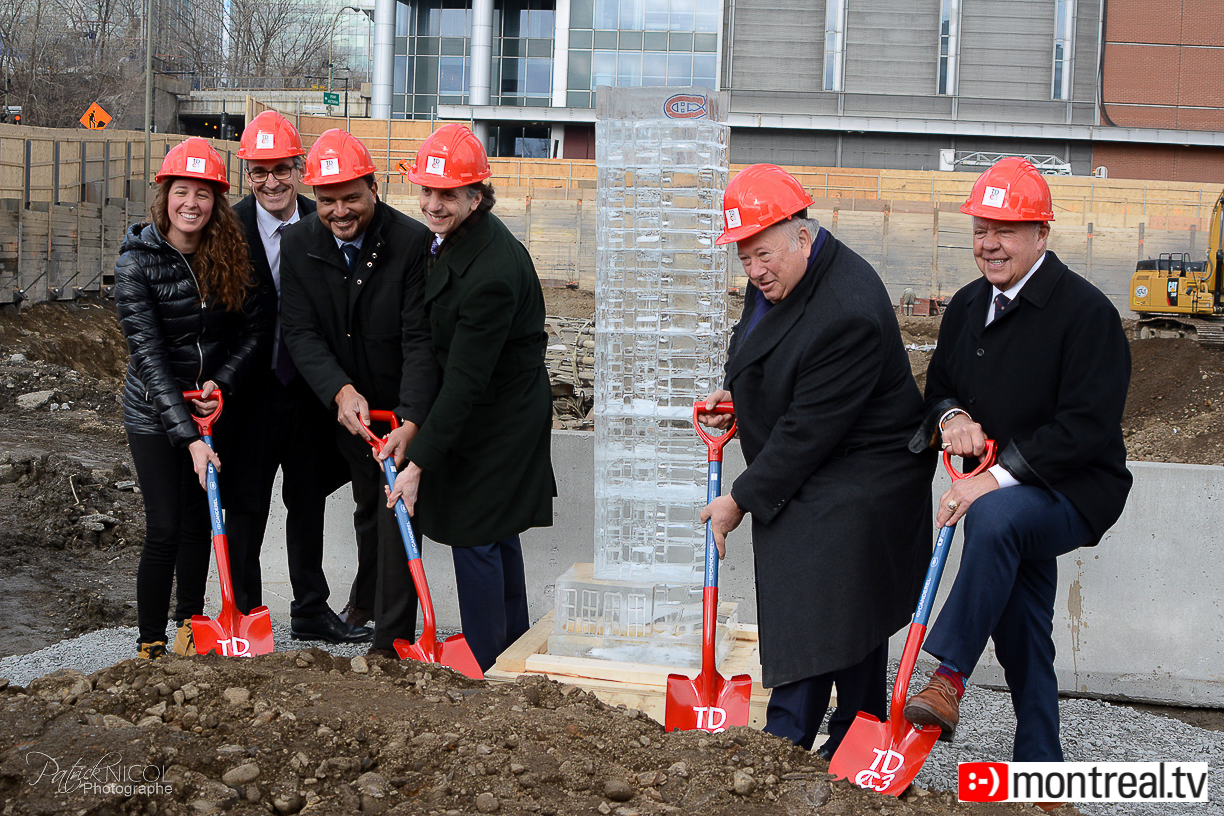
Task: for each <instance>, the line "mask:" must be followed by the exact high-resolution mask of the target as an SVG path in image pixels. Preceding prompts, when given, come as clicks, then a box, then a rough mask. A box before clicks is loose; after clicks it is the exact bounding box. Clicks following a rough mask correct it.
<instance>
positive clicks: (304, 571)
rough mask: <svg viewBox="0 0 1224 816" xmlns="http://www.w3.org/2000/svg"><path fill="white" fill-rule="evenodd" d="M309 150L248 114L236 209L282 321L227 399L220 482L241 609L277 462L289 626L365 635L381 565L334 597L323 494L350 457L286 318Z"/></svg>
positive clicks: (369, 633) (262, 284)
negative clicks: (267, 352)
mask: <svg viewBox="0 0 1224 816" xmlns="http://www.w3.org/2000/svg"><path fill="white" fill-rule="evenodd" d="M305 153H306V151H305V150H303V149H302V139H301V137H300V136H299V135H298V132H297V129H296V128H294V126H293V125H292V124H290V122H289V121H288V120H287V119H285V118H284V117H283V116H281V115H280V114H278V113H276V112H275V111H264V112H263V113H261V114H259V115H258V116H256V117H255V118H254V119H252V120H251V123H250V125H248V126H247V128H246V129H245V130H244V131H243V133H242V146H241V149H240V150H239V151H238V157H239V158H240V159H242V160H243V161H244V162H245V169H246V177H247V180H248V181H249V182H250V185H251V194H250V195H248V196H247V197H246V198H244V199H243V200H242V201H240V202H239V203H238V204H237V205H235V206H234V214H235V215H236V216H237V217H238V220H239V221H240V222H241V223H242V226H243V228H244V230H245V233H246V238H247V245H248V248H249V250H250V256H251V269H252V273H253V276H254V278H255V284H256V287H257V288H258V290H259V292H260V297H261V298H263V299H264V308H266V309H268V310H269V311H271V312H273V313H274V314H276V315H277V321H276V328H275V334H274V340H273V351H272V360H271V364H270V366H269V367H268V368H266V369H264V373H263V374H262V375H260V376H259V377H258V378H257V381H256V382H255V383H253V384H252V386H253V387H252V390H251V391H250V392H249V393H250V395H251V396H250V397H248V399H246V400H245V401H243V402H241V403H238V401H237V400H236V399H235V400H232V401H231V402H230V403H227V404H226V413H227V414H229V422H228V423H227V424H228V426H229V429H228V433H226V434H219V435H218V438H219V439H223V438H225V437H228V438H229V442H230V446H231V447H232V451H231V452H230V453H229V456H228V457H227V458H226V460H225V461H226V462H227V463H228V464H229V465H230V466H229V467H228V468H226V472H225V478H223V479H222V480H221V485H222V490H223V491H225V492H226V495H225V497H224V502H225V510H226V513H225V523H226V532H227V533H228V537H229V547H230V563H231V564H232V570H233V579H234V600H235V603H236V604H237V606H238V608H239V610H240V611H242V612H243V613H246V612H249V611H250V609H252V608H253V607H257V606H259V605H261V604H262V602H263V600H262V584H261V579H260V567H259V552H260V549H261V547H262V545H263V538H264V530H265V527H266V526H267V522H268V510H269V507H270V506H271V502H272V487H273V483H274V482H275V480H276V471H277V469H280V471H281V478H282V485H281V498H282V500H283V501H284V503H285V510H286V513H287V515H286V521H285V545H286V550H287V551H288V560H289V581H290V583H291V585H292V587H293V602H292V604H291V605H290V624H291V630H290V631H291V634H292V636H293V637H294V638H296V639H301V640H323V641H327V642H329V643H365V642H368V641H370V640H372V639H373V636H374V635H373V630H372V629H370V628H369V627H367V626H364V625H363V624H364V623H365V620H366V619H368V617H369V613H368V612H365V613H363V612H362V611H361V610H362V609H366V610H368V609H371V608H372V607H373V606H374V581H375V577H376V575H375V571H374V570H375V565H372V564H370V565H367V564H361V563H359V564H358V573H357V579H356V580H355V581H354V582H353V590H352V593H351V594H350V597H349V606H347V607H346V608H345V610H344V616H343V617H342V616H340V615H337V614H336V613H335V611H333V610H332V608H331V606H329V605H328V602H327V601H328V597H329V595H330V589H329V587H328V585H327V576H326V575H324V573H323V517H324V505H325V500H326V498H327V496H328V494H330V493H332V492H333V491H334V490H336V489H338V488H339V487H341V486H342V485H344V484H345V483H346V482H348V481H349V466H348V463H347V461H346V460H345V459H344V458H343V456H342V455H341V454H340V450H339V448H338V447H337V445H336V435H335V430H334V424H335V421H334V419H333V418H332V415H331V412H330V410H328V409H327V408H325V407H323V404H322V403H321V402H319V400H318V398H317V397H316V396H315V395H314V392H313V391H311V390H310V387H309V386H308V385H307V384H306V381H305V379H304V378H303V377H301V376H300V375H299V374H298V372H297V366H295V365H294V362H293V359H292V357H291V356H290V354H289V349H288V347H287V346H286V345H285V343H284V335H283V333H282V327H281V321H280V317H279V315H280V309H279V306H280V291H281V287H280V257H281V233H282V232H283V231H284V230H285V229H286V228H287V227H288V226H289V225H290V224H296V223H297V222H298V221H299V220H300V219H301V218H303V217H304V216H307V215H309V214H310V213H312V212H314V211H315V205H314V202H312V201H311V200H310V199H308V198H306V197H304V196H301V195H298V184H299V182H300V181H301V169H302V156H303V155H305ZM359 549H360V548H359ZM363 573H365V574H364V575H363Z"/></svg>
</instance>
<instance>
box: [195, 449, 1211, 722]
mask: <svg viewBox="0 0 1224 816" xmlns="http://www.w3.org/2000/svg"><path fill="white" fill-rule="evenodd" d="M553 467H554V469H555V471H556V474H557V485H558V489H559V491H560V494H561V495H560V496H559V497H558V499H557V500H556V502H555V504H554V522H553V526H552V527H550V528H540V529H534V530H530V531H528V532H527V533H525V534H524V535H523V543H524V551H525V557H526V561H527V588H528V593H529V597H530V600H531V617H532V620H533V621H534V620H537V619H538V618H539V617H540V616H541V615H543V614H544V613H545V612H547V611H548V610H549V609H551V608H552V605H553V600H554V597H553V589H554V586H553V582H554V581H555V580H556V578H557V576H559V575H560V574H561V573H562V572H564V571H565V570H566V569H568V568H569V567H570V565H572V564H574V563H576V562H582V561H591V560H592V556H593V547H594V490H593V487H592V480H593V470H594V435H593V434H591V433H589V432H568V431H554V432H553ZM1130 467H1131V470H1132V471H1133V473H1134V474H1135V487H1134V489H1133V491H1132V492H1131V496H1130V500H1129V502H1128V503H1127V507H1126V511H1125V512H1124V513H1123V515H1122V518H1121V519H1120V520H1119V521H1118V523H1117V524H1116V525H1115V526H1114V527H1113V529H1111V530H1110V531H1109V533H1107V534H1106V536H1105V538H1104V540H1103V541H1102V542H1101V543H1100V545H1098V546H1097V547H1095V548H1085V549H1081V550H1078V551H1076V552H1074V553H1071V554H1069V555H1067V556H1064V557H1062V558H1060V559H1059V588H1058V601H1057V603H1056V606H1055V617H1054V637H1055V642H1056V644H1057V647H1058V658H1057V661H1056V663H1055V668H1056V670H1057V672H1058V677H1059V687H1060V688H1061V689H1062V690H1063V691H1064V692H1065V693H1070V694H1077V695H1087V696H1100V697H1108V698H1121V699H1130V700H1143V701H1150V702H1157V703H1164V704H1171V705H1188V706H1210V707H1224V608H1222V600H1221V599H1222V595H1224V593H1222V592H1221V590H1220V579H1219V571H1218V565H1219V564H1220V563H1221V562H1222V561H1224V536H1222V535H1221V533H1220V532H1219V530H1220V527H1221V523H1220V522H1221V513H1220V510H1219V507H1220V505H1219V502H1221V500H1224V468H1222V467H1215V466H1200V465H1170V464H1157V463H1150V462H1132V463H1131V465H1130ZM743 468H744V461H743V456H742V454H741V453H740V450H739V445H738V443H732V444H731V445H729V446H728V448H727V452H726V460H725V463H724V473H725V476H724V478H725V479H726V480H727V483H728V484H729V483H730V482H731V481H732V480H734V479H735V477H736V476H738V475H739V474H740V473H741V472H742V471H743ZM947 484H948V481H947V477H946V476H944V475H943V474H942V471H941V473H940V474H939V475H938V476H937V478H936V480H935V483H934V486H933V500H934V499H938V498H939V495H940V494H941V493H942V492H943V491H944V490H945V489H947ZM276 495H279V488H278V491H277V494H276ZM351 513H352V498H351V496H349V495H348V494H347V492H346V490H341V491H338V492H337V493H335V494H333V495H332V497H331V498H330V499H329V501H328V514H327V542H328V543H327V558H326V567H327V575H328V578H329V580H330V582H331V586H332V606H333V607H334V608H336V609H340V608H341V607H343V606H344V603H345V599H346V597H347V593H348V589H349V585H350V583H351V581H352V578H353V574H354V572H355V556H356V547H355V545H354V544H353V543H352V542H353V535H352V520H351ZM749 528H750V524H748V523H745V524H744V525H743V526H742V527H741V528H740V529H739V530H737V531H736V532H735V533H733V534H732V535H731V536H730V538H729V553H728V556H727V559H726V561H724V562H723V566H722V569H721V570H720V573H721V583H722V587H721V596H722V598H723V599H724V600H734V601H738V602H739V604H740V619H741V620H743V621H746V622H750V623H751V622H755V621H756V590H755V584H754V581H753V572H752V551H751V544H752V542H751V536H750V535H749ZM960 546H961V536H960V535H959V534H958V535H957V538H956V541H955V543H954V545H953V551H952V555H951V557H950V558H949V562H948V567H947V570H946V572H945V573H944V580H943V583H942V585H941V591H940V593H939V596H938V599H937V602H936V612H935V615H933V616H932V620H935V619H937V617H938V610H939V608H940V606H941V605H942V602H943V598H944V597H945V596H946V595H947V593H948V590H949V589H950V588H951V586H952V582H953V579H954V577H955V575H956V570H957V567H958V564H959V553H960ZM423 558H424V561H425V565H426V570H427V571H428V574H429V578H430V588H431V590H432V594H433V598H434V602H435V605H436V608H437V613H438V625H439V626H440V627H442V628H444V629H452V630H453V629H458V628H459V610H458V605H457V603H456V600H455V589H454V585H455V577H454V569H453V567H452V564H451V559H450V553H449V551H448V548H446V547H444V546H442V545H439V544H436V543H434V542H430V541H426V542H424V546H423ZM263 565H264V576H265V591H264V595H265V600H266V601H267V603H268V606H269V607H271V609H272V614H273V615H274V616H276V617H277V618H278V619H282V620H284V619H287V618H288V615H289V598H290V596H291V592H290V590H289V586H288V578H287V574H286V568H285V550H284V508H283V507H281V506H279V505H275V506H274V510H273V514H272V518H271V519H270V520H269V523H268V535H267V542H266V544H265V546H264V557H263ZM218 598H219V595H218V593H217V591H216V589H215V582H214V588H213V589H212V591H211V594H210V600H213V601H214V602H215V601H216V600H217V599H218ZM818 624H819V622H816V621H814V622H813V625H818ZM904 637H905V632H904V631H902V632H900V633H899V634H898V635H897V636H896V637H894V638H893V641H892V651H893V657H894V658H897V657H899V656H900V653H901V645H902V643H903V642H904ZM973 682H975V683H979V684H985V685H1002V684H1003V677H1002V670H1001V669H1000V668H999V665H998V662H997V661H996V660H995V659H994V655H993V652H988V654H987V655H986V656H984V657H983V659H982V662H981V664H980V665H979V667H978V670H977V672H976V673H975V674H974V676H973Z"/></svg>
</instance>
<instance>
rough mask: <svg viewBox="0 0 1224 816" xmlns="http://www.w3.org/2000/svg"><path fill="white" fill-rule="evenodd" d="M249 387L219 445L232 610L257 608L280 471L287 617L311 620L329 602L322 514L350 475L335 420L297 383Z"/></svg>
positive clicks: (269, 381) (264, 380)
mask: <svg viewBox="0 0 1224 816" xmlns="http://www.w3.org/2000/svg"><path fill="white" fill-rule="evenodd" d="M253 379H254V382H252V383H251V387H250V388H248V389H247V391H246V392H245V394H244V397H245V399H244V400H243V401H242V402H238V399H237V398H236V399H235V400H233V401H232V403H233V404H234V410H233V411H232V412H231V416H230V419H231V420H232V422H231V424H230V433H229V434H228V435H225V436H222V437H221V439H220V440H219V444H220V450H221V454H220V455H221V457H222V460H221V461H222V466H223V468H224V473H223V475H222V477H221V478H220V482H221V495H222V501H223V503H224V506H225V528H226V534H227V537H228V539H229V548H230V564H231V569H232V570H233V579H234V602H235V603H236V604H237V606H238V610H239V611H240V612H242V613H243V614H246V613H248V612H250V610H251V609H254V608H255V607H257V606H261V605H262V604H263V581H262V570H261V567H260V551H261V550H262V549H263V540H264V533H265V531H266V529H267V526H268V513H269V511H270V509H271V506H272V488H273V486H274V484H275V482H276V472H277V470H279V471H280V472H281V501H282V502H284V505H285V511H286V515H285V549H286V554H287V561H288V564H289V583H290V585H291V586H292V588H293V601H292V602H291V603H290V606H289V614H290V615H291V616H292V617H295V618H298V617H304V618H310V617H314V616H316V615H319V614H320V613H322V612H323V610H324V609H325V608H326V606H327V600H328V598H329V597H330V596H331V589H330V587H329V586H328V583H327V575H326V574H325V573H324V572H323V521H324V509H325V506H326V502H327V497H328V496H329V495H330V494H331V493H333V492H334V491H335V490H337V489H338V488H339V487H340V486H341V485H343V484H344V483H345V482H347V481H348V480H349V467H348V463H347V462H346V461H345V460H344V459H343V458H342V457H341V456H340V452H339V450H338V449H337V447H336V442H335V439H336V437H335V430H336V429H335V426H336V419H335V417H334V416H333V415H332V413H331V412H330V411H329V410H328V409H327V408H324V407H323V405H322V404H321V403H320V402H319V400H318V398H317V397H316V396H315V395H314V392H312V391H311V390H310V387H309V386H308V385H307V384H306V381H305V380H304V379H303V378H302V377H300V376H298V377H295V378H294V379H293V380H291V381H290V382H289V385H288V386H285V385H282V384H281V382H280V380H278V379H277V378H276V376H275V375H274V374H273V373H272V372H271V370H270V369H269V370H268V371H266V372H263V373H261V374H259V375H258V376H257V377H255V378H253ZM227 410H229V405H227Z"/></svg>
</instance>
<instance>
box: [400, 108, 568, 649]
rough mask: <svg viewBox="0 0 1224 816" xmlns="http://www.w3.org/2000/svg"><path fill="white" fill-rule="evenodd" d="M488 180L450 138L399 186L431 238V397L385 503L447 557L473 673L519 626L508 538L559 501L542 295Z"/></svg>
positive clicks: (442, 132)
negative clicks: (401, 511) (438, 373)
mask: <svg viewBox="0 0 1224 816" xmlns="http://www.w3.org/2000/svg"><path fill="white" fill-rule="evenodd" d="M490 175H492V171H491V170H490V168H489V161H488V157H487V156H486V155H485V152H484V147H483V146H482V145H481V144H480V140H479V139H477V138H476V136H475V135H473V134H472V132H471V131H469V130H468V129H467V128H466V127H463V126H462V125H443V126H442V127H441V128H439V129H438V130H437V131H436V132H434V133H433V134H432V135H431V136H430V137H429V138H428V139H426V140H425V142H424V143H423V144H422V145H421V149H420V151H419V152H418V153H417V160H416V163H415V164H414V165H413V167H412V169H411V170H410V171H409V174H408V177H409V179H410V180H411V181H412V182H413V183H414V184H419V185H421V191H420V205H421V213H422V214H423V215H424V217H425V223H426V225H427V226H428V227H429V229H430V230H432V231H433V233H434V236H435V240H434V243H433V245H432V247H431V253H430V261H429V272H428V279H427V282H426V286H425V307H426V309H427V310H428V312H429V324H430V330H431V336H432V346H433V352H434V356H435V357H436V358H437V361H438V365H439V367H440V368H441V369H442V385H441V389H440V391H439V392H438V398H437V400H436V401H435V402H434V406H433V410H432V411H431V412H430V414H429V417H428V419H426V420H425V424H424V425H423V426H422V427H421V430H420V432H419V433H418V434H417V435H416V437H415V438H414V439H413V440H412V443H411V447H409V449H408V453H407V459H408V464H407V465H406V466H405V467H404V469H403V471H401V473H400V476H399V479H398V480H397V481H396V485H395V490H394V491H393V492H392V495H391V501H392V502H394V501H395V500H396V499H397V498H400V497H403V498H404V501H405V503H406V504H407V505H408V507H409V510H410V511H414V512H415V513H416V519H417V521H418V523H419V524H420V525H421V531H422V532H423V533H424V534H425V535H427V536H429V537H430V538H431V539H433V540H434V541H438V542H440V543H442V544H447V545H449V546H450V547H451V552H452V556H453V559H454V562H455V581H456V586H457V588H458V594H459V614H460V617H461V619H462V623H463V634H464V636H465V637H466V638H467V642H468V645H469V646H470V647H471V648H472V654H473V655H475V657H476V660H477V662H479V663H480V667H481V669H483V670H487V669H489V668H490V667H491V666H492V665H493V664H494V662H496V660H497V656H498V655H499V654H501V653H502V651H504V650H505V649H506V647H508V646H509V645H510V644H511V643H513V642H514V641H515V640H517V639H518V638H519V636H521V635H523V634H524V633H525V632H526V631H527V629H528V627H529V625H530V622H529V620H528V611H527V587H526V580H525V574H524V565H523V550H522V543H521V542H520V540H519V535H518V534H519V533H521V532H523V531H524V530H526V529H528V528H530V527H548V526H551V525H552V500H553V497H554V496H555V495H556V494H557V490H556V482H555V481H554V479H553V470H552V458H551V453H550V441H551V435H552V391H551V388H550V386H549V382H548V371H547V369H546V368H545V364H544V350H545V346H546V344H547V335H546V333H545V331H544V294H543V291H542V290H541V288H540V279H539V278H538V277H537V275H536V271H535V265H534V264H532V262H531V256H530V255H528V254H527V249H526V247H524V246H523V245H522V243H521V242H519V241H518V239H516V238H515V237H514V235H513V234H512V233H511V232H510V230H509V229H507V228H506V225H505V224H503V223H502V222H501V220H500V219H499V218H498V217H497V216H495V215H494V214H493V213H492V209H493V205H494V202H495V198H494V191H493V187H492V185H491V184H489V183H488V182H487V181H486V179H488V178H489V176H490ZM418 491H419V493H418ZM418 495H419V499H418Z"/></svg>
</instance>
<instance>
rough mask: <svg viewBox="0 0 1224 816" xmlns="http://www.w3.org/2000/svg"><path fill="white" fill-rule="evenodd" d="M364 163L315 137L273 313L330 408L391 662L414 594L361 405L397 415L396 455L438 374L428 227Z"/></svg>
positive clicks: (350, 150) (329, 136) (345, 148)
mask: <svg viewBox="0 0 1224 816" xmlns="http://www.w3.org/2000/svg"><path fill="white" fill-rule="evenodd" d="M374 169H375V168H374V162H373V160H372V159H371V158H370V153H369V151H368V150H367V149H366V147H365V145H363V144H362V143H361V142H360V141H359V140H358V139H357V138H356V137H354V136H352V135H351V134H349V133H346V132H344V131H341V130H329V131H327V132H325V133H323V134H322V135H321V136H320V137H319V139H318V141H316V142H315V144H314V146H313V147H312V148H311V150H310V153H309V155H308V156H307V157H306V172H305V173H304V174H303V182H304V183H306V184H310V185H312V186H313V187H314V193H315V201H316V203H317V205H318V211H317V212H316V213H315V214H314V215H312V216H309V217H307V218H305V219H303V220H302V221H301V222H300V223H299V224H297V225H295V226H293V227H291V228H290V229H288V230H287V231H286V232H285V236H284V241H283V254H282V257H281V270H282V282H281V287H282V290H281V291H282V308H281V312H282V316H283V318H284V321H285V339H286V341H287V342H288V344H289V350H290V352H292V354H293V359H294V362H295V363H296V364H297V367H298V370H299V371H300V372H301V373H302V375H303V376H304V377H305V378H306V381H307V382H308V383H309V384H310V387H311V388H312V389H313V390H314V392H315V394H316V395H317V396H318V398H319V399H320V400H321V401H323V402H325V403H326V404H327V405H328V406H330V407H331V408H332V409H333V410H335V412H336V420H337V422H338V423H339V425H338V427H337V439H338V443H339V446H340V450H341V453H343V454H344V457H345V458H346V459H347V460H348V462H349V465H350V476H351V478H352V482H353V498H354V500H355V501H356V503H357V510H356V512H355V513H354V522H355V525H356V527H357V528H358V530H359V536H358V545H359V547H360V546H361V545H362V544H363V543H364V542H365V541H367V540H368V538H367V537H366V536H363V535H361V534H360V533H361V531H368V530H376V531H377V538H376V541H377V551H376V553H373V554H370V553H368V552H361V553H359V558H361V559H363V560H365V561H366V562H367V563H371V562H372V563H373V564H374V565H375V566H376V589H375V600H374V622H375V628H374V644H373V646H372V647H371V649H370V654H373V655H378V656H381V657H392V658H394V657H396V656H397V655H396V652H395V649H394V643H395V640H396V639H397V638H405V639H408V640H415V637H416V603H417V598H416V591H415V589H414V586H413V583H412V576H411V574H410V573H409V571H408V562H407V556H406V555H405V552H404V544H403V541H402V539H401V538H400V532H399V526H398V524H397V523H396V521H395V516H394V514H393V513H392V512H391V511H390V510H388V509H386V508H385V502H384V495H385V492H384V484H385V483H384V481H383V472H382V468H381V467H380V466H379V464H378V463H377V462H376V461H375V460H374V458H373V456H372V455H371V448H370V447H369V444H368V443H367V439H369V438H370V437H371V435H372V432H371V430H370V428H369V424H370V410H371V409H375V410H384V411H385V410H392V411H394V412H395V414H396V415H397V416H398V417H399V419H400V421H401V422H402V423H403V424H402V425H401V426H400V428H399V429H397V430H395V431H392V432H391V433H390V435H389V438H388V446H389V448H390V449H391V450H395V451H400V452H402V450H403V449H404V448H405V447H406V445H407V442H408V441H409V440H411V439H412V437H413V435H415V433H416V432H417V430H418V429H419V428H420V426H421V425H422V423H424V422H425V417H426V415H427V414H428V413H429V407H430V405H431V404H432V402H433V398H434V395H435V394H436V392H437V382H438V369H437V364H436V363H435V362H434V359H433V356H432V355H431V354H430V349H429V329H428V326H427V324H426V320H425V311H424V303H423V296H424V290H425V268H424V266H425V261H424V259H425V251H426V248H427V247H428V241H429V233H428V231H426V229H425V228H424V227H422V226H421V225H420V224H419V223H417V222H416V221H414V220H412V219H411V218H409V217H408V216H406V215H403V214H402V213H400V212H398V211H397V210H394V209H392V208H391V207H389V206H387V205H386V204H385V203H383V202H382V201H380V200H379V199H378V185H377V182H376V181H375V179H374ZM302 444H305V445H309V440H302ZM359 578H360V576H359Z"/></svg>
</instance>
